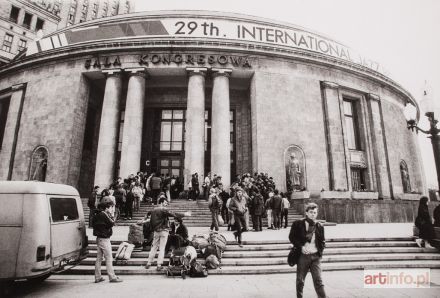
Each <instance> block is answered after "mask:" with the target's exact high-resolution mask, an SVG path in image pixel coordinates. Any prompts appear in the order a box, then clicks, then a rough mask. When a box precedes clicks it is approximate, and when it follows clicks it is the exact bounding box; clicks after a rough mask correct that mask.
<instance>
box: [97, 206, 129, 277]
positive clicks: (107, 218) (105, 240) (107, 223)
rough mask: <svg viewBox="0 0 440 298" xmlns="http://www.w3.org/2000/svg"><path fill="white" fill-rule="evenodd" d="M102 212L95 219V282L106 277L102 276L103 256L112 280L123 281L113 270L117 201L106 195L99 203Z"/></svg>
mask: <svg viewBox="0 0 440 298" xmlns="http://www.w3.org/2000/svg"><path fill="white" fill-rule="evenodd" d="M98 209H100V212H99V213H98V214H96V216H95V218H94V219H93V235H94V236H96V250H97V256H96V262H95V282H96V283H98V282H101V281H104V280H105V279H104V278H103V277H102V276H101V262H102V256H103V255H104V257H105V265H106V268H107V274H108V276H109V279H110V282H121V281H122V279H119V277H117V276H116V275H115V271H114V270H113V256H112V245H111V243H110V236H111V235H112V234H113V230H112V227H113V226H114V224H115V219H114V212H115V203H114V202H113V200H112V199H111V198H109V197H104V198H102V199H101V202H100V203H99V205H98Z"/></svg>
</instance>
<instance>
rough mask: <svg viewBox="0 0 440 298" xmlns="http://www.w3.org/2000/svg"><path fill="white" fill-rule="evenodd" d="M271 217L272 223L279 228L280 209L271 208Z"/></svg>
mask: <svg viewBox="0 0 440 298" xmlns="http://www.w3.org/2000/svg"><path fill="white" fill-rule="evenodd" d="M272 217H273V225H274V226H275V228H276V229H279V228H281V210H277V209H273V210H272Z"/></svg>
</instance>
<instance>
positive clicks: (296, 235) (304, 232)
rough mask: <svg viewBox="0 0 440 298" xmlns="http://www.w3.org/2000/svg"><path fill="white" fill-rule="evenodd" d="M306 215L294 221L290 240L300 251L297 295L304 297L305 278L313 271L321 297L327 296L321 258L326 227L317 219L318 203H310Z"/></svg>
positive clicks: (316, 287) (317, 292)
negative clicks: (322, 275)
mask: <svg viewBox="0 0 440 298" xmlns="http://www.w3.org/2000/svg"><path fill="white" fill-rule="evenodd" d="M305 212H306V217H305V218H304V219H301V220H297V221H295V222H293V224H292V227H291V229H290V234H289V240H290V242H291V243H292V244H293V246H295V248H296V249H298V250H299V251H300V255H299V259H298V261H297V270H296V297H298V298H302V297H303V288H304V280H305V278H306V275H307V273H308V271H309V270H310V273H312V279H313V285H314V287H315V291H316V294H317V295H318V297H319V298H325V297H327V296H326V294H325V290H324V283H323V282H322V278H321V258H322V252H323V250H324V247H325V237H324V227H323V226H322V225H321V224H320V223H319V222H317V221H316V218H317V216H318V205H316V204H315V203H309V204H307V205H306V208H305Z"/></svg>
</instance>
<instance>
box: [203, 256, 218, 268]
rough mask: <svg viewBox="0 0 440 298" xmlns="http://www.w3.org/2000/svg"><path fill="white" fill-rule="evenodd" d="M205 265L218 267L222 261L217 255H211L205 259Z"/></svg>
mask: <svg viewBox="0 0 440 298" xmlns="http://www.w3.org/2000/svg"><path fill="white" fill-rule="evenodd" d="M205 266H206V268H208V269H217V268H218V267H220V261H219V260H218V258H217V257H216V256H215V255H209V256H208V257H207V258H206V260H205Z"/></svg>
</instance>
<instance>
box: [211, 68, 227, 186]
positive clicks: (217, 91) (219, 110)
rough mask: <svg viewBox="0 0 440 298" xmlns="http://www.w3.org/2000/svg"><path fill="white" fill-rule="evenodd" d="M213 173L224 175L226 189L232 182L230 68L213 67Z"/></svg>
mask: <svg viewBox="0 0 440 298" xmlns="http://www.w3.org/2000/svg"><path fill="white" fill-rule="evenodd" d="M213 72H214V73H213V78H214V79H213V88H212V122H211V123H212V126H211V173H213V174H217V175H218V176H221V177H222V182H223V186H224V189H229V185H230V184H231V148H230V125H229V123H230V120H229V110H230V107H229V75H230V73H231V70H230V69H215V68H214V69H213Z"/></svg>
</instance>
